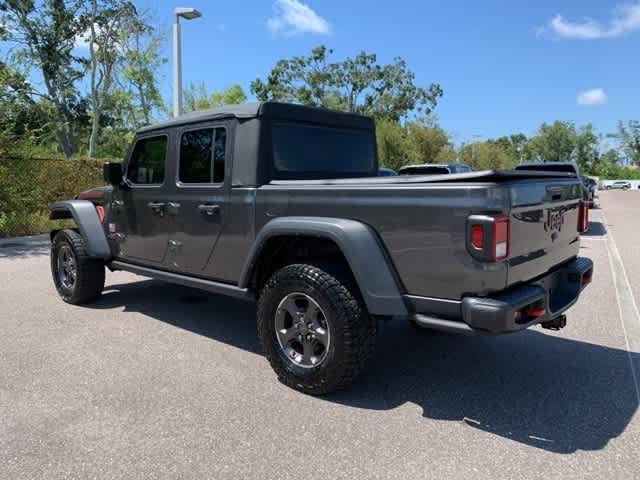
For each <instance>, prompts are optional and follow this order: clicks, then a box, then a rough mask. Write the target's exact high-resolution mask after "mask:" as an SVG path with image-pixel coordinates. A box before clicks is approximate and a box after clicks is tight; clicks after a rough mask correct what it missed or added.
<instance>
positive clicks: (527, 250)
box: [507, 179, 582, 286]
mask: <svg viewBox="0 0 640 480" xmlns="http://www.w3.org/2000/svg"><path fill="white" fill-rule="evenodd" d="M510 188H511V211H510V219H511V229H510V235H511V242H510V244H511V253H510V255H509V269H508V273H507V285H508V286H510V285H513V284H516V283H519V282H525V281H527V280H530V279H532V278H535V277H537V276H539V275H542V274H544V273H546V272H548V271H549V270H551V269H552V268H553V267H555V266H557V265H559V264H561V263H564V262H565V261H567V260H569V259H571V258H573V257H575V256H576V255H577V254H578V250H579V248H580V234H579V233H578V215H579V204H580V199H581V197H582V190H581V186H580V182H579V180H578V179H572V180H563V179H548V180H535V181H524V182H518V183H515V184H513V185H512V186H511V187H510Z"/></svg>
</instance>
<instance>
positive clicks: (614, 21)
mask: <svg viewBox="0 0 640 480" xmlns="http://www.w3.org/2000/svg"><path fill="white" fill-rule="evenodd" d="M549 29H550V30H551V31H552V32H553V34H554V35H555V36H557V37H560V38H578V39H583V40H588V39H596V38H612V37H619V36H621V35H624V34H626V33H630V32H634V31H636V30H640V3H633V4H631V3H627V4H623V5H618V6H617V7H616V8H615V9H614V10H613V16H612V18H611V20H610V21H609V23H608V24H603V23H602V22H599V21H597V20H593V19H591V18H584V19H582V20H579V21H575V22H571V21H569V20H567V19H566V18H564V17H563V16H562V15H556V16H555V17H553V18H552V19H551V20H550V21H549Z"/></svg>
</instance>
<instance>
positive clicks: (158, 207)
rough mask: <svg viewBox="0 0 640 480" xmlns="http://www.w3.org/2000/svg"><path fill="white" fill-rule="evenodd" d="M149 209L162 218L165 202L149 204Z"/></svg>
mask: <svg viewBox="0 0 640 480" xmlns="http://www.w3.org/2000/svg"><path fill="white" fill-rule="evenodd" d="M147 207H149V208H150V209H151V210H153V213H157V214H159V215H160V216H163V215H164V202H149V203H147Z"/></svg>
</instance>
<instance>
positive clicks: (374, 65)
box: [251, 45, 442, 121]
mask: <svg viewBox="0 0 640 480" xmlns="http://www.w3.org/2000/svg"><path fill="white" fill-rule="evenodd" d="M332 53H333V50H331V49H327V48H326V47H325V46H324V45H321V46H319V47H316V48H314V49H313V50H312V51H311V55H309V56H307V57H305V56H299V57H292V58H290V59H282V60H279V61H278V62H276V64H275V66H274V67H273V68H272V70H271V72H270V73H269V74H268V75H267V78H266V79H265V80H261V79H259V78H258V79H256V80H254V81H253V82H251V92H252V93H253V94H255V96H256V97H257V98H258V100H262V101H266V100H276V101H286V102H294V103H301V104H303V105H312V106H321V107H327V108H333V109H337V110H344V111H348V112H356V113H362V114H366V115H372V116H375V117H378V118H389V119H391V120H396V121H398V120H400V119H401V118H403V117H406V116H407V115H408V114H409V113H411V112H414V111H415V112H418V113H424V114H428V113H430V112H431V111H432V110H433V108H434V107H435V106H436V104H437V100H438V98H439V97H441V96H442V88H441V87H440V85H438V84H430V85H429V86H428V87H426V88H423V87H419V86H417V85H416V84H415V75H414V74H413V72H412V71H411V70H409V69H408V67H407V65H406V62H405V61H404V60H402V59H401V58H395V59H394V61H393V62H392V63H390V64H387V65H380V64H379V63H378V62H377V57H376V55H375V54H371V53H366V52H360V53H358V54H357V55H356V56H355V57H354V58H346V59H345V60H343V61H340V62H333V63H332V62H329V57H330V55H331V54H332Z"/></svg>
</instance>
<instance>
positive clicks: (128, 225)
mask: <svg viewBox="0 0 640 480" xmlns="http://www.w3.org/2000/svg"><path fill="white" fill-rule="evenodd" d="M168 147H169V138H168V136H167V134H166V133H161V134H158V133H154V134H149V135H146V136H144V137H140V138H138V139H137V141H136V143H135V145H134V146H133V148H132V150H131V154H130V157H129V159H128V162H127V165H126V171H125V177H124V181H123V185H122V186H119V187H117V188H116V189H115V190H114V197H113V217H112V218H113V224H114V225H113V226H112V227H110V229H112V230H113V231H112V232H110V233H111V234H113V235H114V238H115V239H116V241H117V243H118V249H119V253H118V257H121V258H124V259H127V260H130V261H132V262H135V263H145V264H150V265H160V264H161V263H162V262H163V261H164V257H165V253H166V250H167V241H168V232H169V230H168V227H169V222H170V220H169V219H168V217H167V215H166V195H167V189H168V186H167V183H168V182H167V180H168V178H167V175H166V172H167V163H168V162H167V157H168V153H169V152H168Z"/></svg>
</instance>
